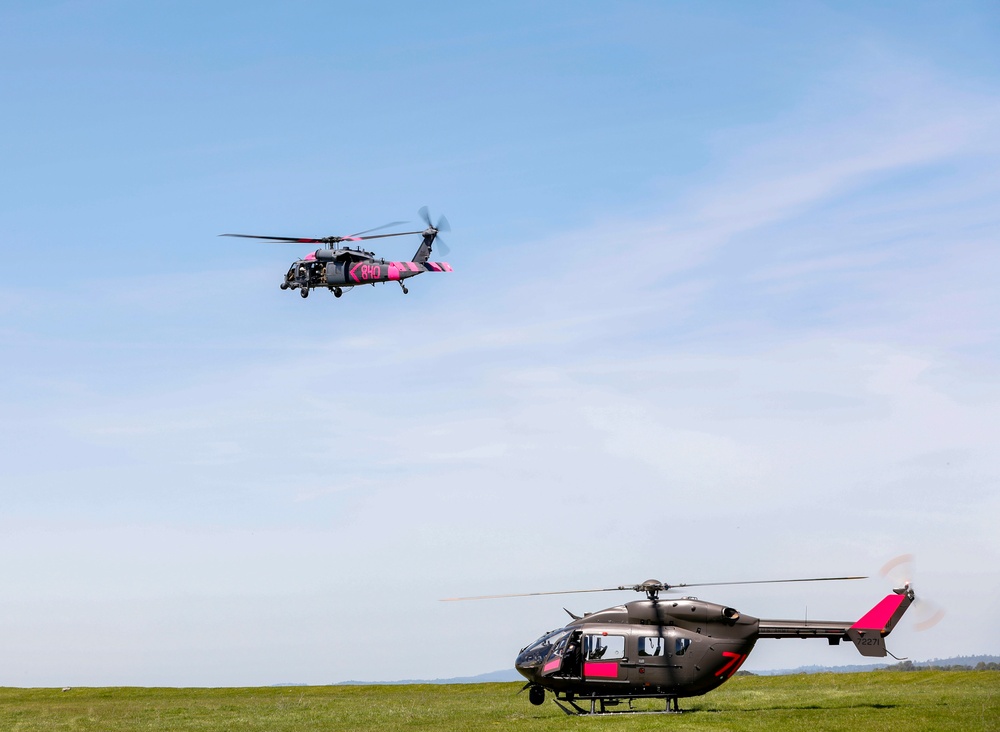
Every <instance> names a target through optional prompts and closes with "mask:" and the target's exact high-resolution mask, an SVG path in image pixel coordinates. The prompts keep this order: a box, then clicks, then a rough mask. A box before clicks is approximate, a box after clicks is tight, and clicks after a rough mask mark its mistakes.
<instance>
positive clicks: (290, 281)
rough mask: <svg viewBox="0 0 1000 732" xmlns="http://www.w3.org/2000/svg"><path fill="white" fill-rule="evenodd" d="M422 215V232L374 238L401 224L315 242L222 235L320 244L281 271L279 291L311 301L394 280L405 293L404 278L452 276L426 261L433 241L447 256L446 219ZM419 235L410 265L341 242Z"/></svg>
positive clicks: (443, 266) (446, 267) (424, 211)
mask: <svg viewBox="0 0 1000 732" xmlns="http://www.w3.org/2000/svg"><path fill="white" fill-rule="evenodd" d="M419 214H420V217H421V218H422V219H423V220H424V222H425V223H426V224H427V228H426V229H423V230H422V231H399V232H395V233H391V234H372V233H371V232H373V231H381V230H382V229H387V228H389V227H392V226H399V225H401V224H404V223H406V222H405V221H393V222H391V223H388V224H383V225H382V226H377V227H375V228H374V229H368V230H366V231H359V232H358V233H356V234H350V235H348V236H327V237H322V238H319V239H312V238H304V237H290V236H259V235H256V234H220V236H233V237H239V238H242V239H261V240H264V241H276V242H283V243H290V244H323V245H325V246H324V247H323V248H322V249H317V250H316V251H314V252H310V253H309V254H307V255H306V256H304V257H303V258H302V259H299V260H296V261H295V262H293V263H292V265H291V267H289V268H288V271H287V272H286V273H285V278H284V280H283V281H282V283H281V289H282V290H298V291H299V295H301V296H302V297H303V298H305V297H309V292H310V291H311V290H315V289H326V290H329V291H330V292H332V293H333V294H334V296H335V297H341V296H342V295H343V294H344V293H345V292H347V291H349V290H351V289H352V288H354V287H358V286H359V285H373V286H374V285H376V284H378V283H385V282H397V283H399V286H400V288H402V290H403V294H404V295H405V294H407V293H408V292H409V289H407V287H406V285H405V284H404V283H405V280H408V279H410V278H411V277H416V276H417V275H419V274H423V273H424V272H451V271H452V268H451V265H450V264H448V263H447V262H432V261H430V257H431V252H432V250H433V247H434V244H435V243H436V244H437V245H438V247H439V249H440V250H441V253H442V254H444V255H445V256H447V254H448V251H449V250H448V247H447V245H446V244H445V243H444V242H443V241H441V240H440V239H439V238H438V233H439V232H441V231H450V230H451V226H450V225H449V224H448V219H446V218H445V217H444V216H441V217H440V218H438V220H437V223H432V221H431V216H430V213H429V212H428V210H427V207H426V206H424V207H423V208H421V209H420V211H419ZM411 234H419V235H420V236H421V237H422V238H421V241H420V246H419V247H418V248H417V251H416V252H415V253H414V254H413V257H412V258H411V259H410V260H409V261H389V260H386V259H385V258H382V257H376V255H375V253H374V252H369V251H367V250H365V249H361V248H360V247H350V246H342V244H343V243H344V242H360V241H364V240H367V239H384V238H386V237H390V236H408V235H411Z"/></svg>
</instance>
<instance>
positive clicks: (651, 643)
mask: <svg viewBox="0 0 1000 732" xmlns="http://www.w3.org/2000/svg"><path fill="white" fill-rule="evenodd" d="M666 645H667V642H666V639H665V638H662V637H660V636H647V637H640V638H639V655H640V656H662V655H664V654H665V653H666Z"/></svg>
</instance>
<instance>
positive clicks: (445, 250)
mask: <svg viewBox="0 0 1000 732" xmlns="http://www.w3.org/2000/svg"><path fill="white" fill-rule="evenodd" d="M417 213H419V214H420V218H422V219H423V220H424V223H426V224H427V229H426V230H425V231H424V232H423V234H424V236H431V237H432V239H431V241H435V242H436V243H437V245H438V248H439V251H440V252H441V254H442V255H443V256H446V257H447V256H448V255H449V254H451V248H450V247H449V246H448V245H447V244H445V243H444V242H443V241H442V240H441V237H440V236H438V234H439V233H440V232H442V231H451V224H449V223H448V219H446V218H445V217H444V214H442V215H441V216H439V217H438V220H437V223H436V224H435V223H432V220H431V214H430V211H428V210H427V207H426V206H423V207H421V209H420V210H419V211H418V212H417Z"/></svg>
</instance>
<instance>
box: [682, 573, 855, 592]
mask: <svg viewBox="0 0 1000 732" xmlns="http://www.w3.org/2000/svg"><path fill="white" fill-rule="evenodd" d="M861 579H868V578H867V577H861V576H857V577H807V578H805V579H778V580H750V581H748V582H691V583H681V584H677V585H667V587H669V588H670V589H676V588H678V587H719V586H721V585H773V584H778V583H782V582H839V581H841V580H861Z"/></svg>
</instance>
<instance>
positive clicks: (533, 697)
mask: <svg viewBox="0 0 1000 732" xmlns="http://www.w3.org/2000/svg"><path fill="white" fill-rule="evenodd" d="M528 701H530V702H531V703H532V704H534V705H535V706H536V707H540V706H541V705H542V704H544V703H545V689H543V688H542V687H541V686H532V687H531V688H530V689H528Z"/></svg>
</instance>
